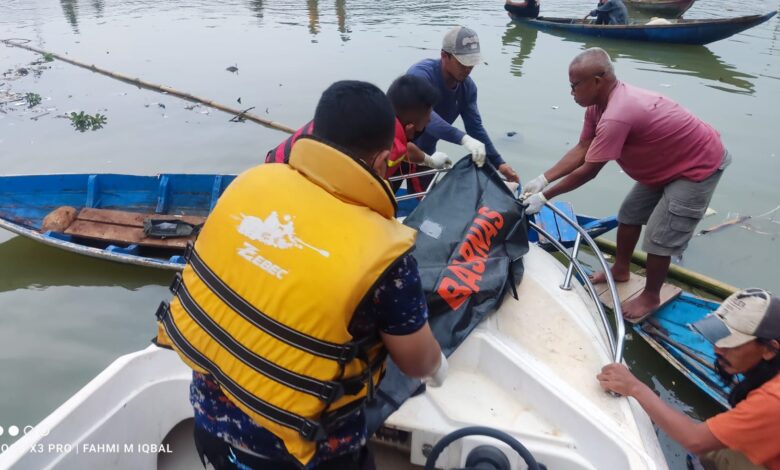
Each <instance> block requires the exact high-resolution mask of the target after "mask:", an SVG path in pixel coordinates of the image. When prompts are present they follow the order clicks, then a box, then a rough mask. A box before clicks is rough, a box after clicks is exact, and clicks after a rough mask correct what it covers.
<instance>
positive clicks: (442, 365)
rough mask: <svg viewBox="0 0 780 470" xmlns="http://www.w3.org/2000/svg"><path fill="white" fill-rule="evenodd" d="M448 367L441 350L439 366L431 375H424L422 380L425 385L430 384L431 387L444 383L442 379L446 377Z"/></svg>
mask: <svg viewBox="0 0 780 470" xmlns="http://www.w3.org/2000/svg"><path fill="white" fill-rule="evenodd" d="M448 369H449V366H448V365H447V357H446V356H445V355H444V353H443V352H442V353H441V362H439V367H438V368H437V369H436V370H435V371H434V372H433V373H432V374H431V375H429V376H428V377H425V378H424V379H423V382H425V384H426V385H430V386H431V387H441V384H443V383H444V379H446V378H447V370H448Z"/></svg>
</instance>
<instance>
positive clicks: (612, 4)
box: [585, 0, 628, 25]
mask: <svg viewBox="0 0 780 470" xmlns="http://www.w3.org/2000/svg"><path fill="white" fill-rule="evenodd" d="M590 16H595V17H596V24H610V25H611V24H628V10H627V9H626V5H625V4H624V3H623V0H599V4H598V6H597V7H596V9H595V10H592V11H591V12H590V13H588V14H587V15H585V19H586V20H587V19H588V17H590Z"/></svg>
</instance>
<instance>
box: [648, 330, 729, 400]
mask: <svg viewBox="0 0 780 470" xmlns="http://www.w3.org/2000/svg"><path fill="white" fill-rule="evenodd" d="M633 330H634V332H635V333H636V334H638V335H639V336H640V337H641V338H642V339H643V340H645V342H647V344H649V345H650V347H651V348H653V349H654V350H655V351H656V352H657V353H658V354H660V355H661V357H663V358H664V359H665V360H666V362H668V363H669V364H671V365H672V367H674V368H675V369H677V370H678V371H679V372H680V373H681V374H683V375H684V376H685V377H686V378H688V380H690V381H691V382H693V384H694V385H696V386H697V387H698V388H699V390H701V391H703V392H704V393H705V394H707V395H708V396H709V397H710V398H712V399H713V400H715V402H716V403H718V404H719V405H720V406H722V407H723V408H724V409H730V408H731V406H730V405H729V402H728V400H727V399H726V398H725V397H724V396H723V395H722V394H721V393H718V392H717V391H715V390H714V389H713V388H712V387H710V386H709V385H707V383H706V382H705V381H704V380H702V379H701V378H700V377H699V376H698V375H696V374H695V373H693V372H692V371H691V370H690V369H689V368H688V367H686V366H685V365H683V364H682V363H681V362H680V361H679V360H677V358H676V357H675V356H674V355H673V354H672V353H671V352H669V350H668V349H667V348H666V347H665V346H664V345H663V344H661V343H660V342H658V341H656V340H655V339H654V338H653V337H652V336H650V335H649V334H647V333H646V332H645V331H644V330H642V328H641V327H640V325H639V324H637V325H634V326H633Z"/></svg>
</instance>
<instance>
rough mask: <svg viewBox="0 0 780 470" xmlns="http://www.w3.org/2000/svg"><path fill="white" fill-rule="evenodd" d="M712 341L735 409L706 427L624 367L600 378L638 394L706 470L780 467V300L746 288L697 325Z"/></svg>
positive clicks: (654, 417) (606, 369)
mask: <svg viewBox="0 0 780 470" xmlns="http://www.w3.org/2000/svg"><path fill="white" fill-rule="evenodd" d="M691 326H692V327H693V328H694V329H695V330H696V331H698V332H699V333H701V335H702V336H703V337H704V338H706V339H707V340H708V341H710V342H711V343H712V344H713V345H714V348H715V356H716V358H717V360H716V364H715V368H716V370H718V372H719V373H720V375H721V377H722V378H723V380H724V382H725V383H727V384H730V383H732V381H733V380H734V378H735V377H737V376H738V375H739V374H742V377H743V378H742V380H740V381H739V382H738V383H737V384H736V385H734V386H733V387H732V389H731V394H730V395H729V403H730V404H731V406H732V407H733V408H732V409H730V410H729V411H726V412H724V413H720V414H717V415H715V416H713V417H712V418H710V419H708V420H707V421H706V422H704V423H700V422H696V421H693V420H691V419H690V418H688V417H687V416H685V415H684V414H682V413H680V412H679V411H677V410H675V409H674V408H672V407H670V406H669V405H667V404H666V403H664V402H663V401H662V400H661V399H660V398H658V396H656V395H655V393H654V392H653V391H652V390H651V389H650V388H649V387H648V386H647V385H645V384H643V383H642V382H640V381H639V380H638V379H637V378H636V377H634V376H633V375H632V374H631V372H629V371H628V369H627V368H626V366H624V365H622V364H610V365H608V366H606V367H604V368H603V369H602V370H601V373H600V374H599V375H598V377H597V378H598V380H599V383H600V384H601V387H602V388H604V389H605V390H609V391H613V392H617V393H619V394H621V395H626V396H631V397H634V398H635V399H636V400H637V401H638V402H639V404H640V405H642V408H644V409H645V411H646V412H647V414H648V415H650V418H651V419H652V420H653V421H654V422H655V423H656V424H657V425H658V426H659V427H660V428H661V429H663V430H664V431H665V432H666V433H667V434H669V436H670V437H671V438H672V439H674V440H675V441H677V442H679V443H680V444H681V445H682V446H683V447H685V448H686V449H687V450H688V451H689V452H691V453H694V454H699V455H700V457H701V464H702V465H703V466H704V468H706V469H718V470H723V469H758V468H767V469H769V470H778V469H780V439H779V438H778V436H780V298H778V297H776V296H774V295H771V294H770V293H769V292H767V291H765V290H763V289H755V288H753V289H745V290H741V291H739V292H736V293H734V294H732V295H730V296H729V297H728V298H727V299H726V300H725V301H724V302H723V304H722V305H721V306H720V307H718V309H717V310H715V312H714V313H712V314H710V315H708V316H707V317H705V318H704V319H702V320H699V321H698V322H696V323H693V324H692V325H691Z"/></svg>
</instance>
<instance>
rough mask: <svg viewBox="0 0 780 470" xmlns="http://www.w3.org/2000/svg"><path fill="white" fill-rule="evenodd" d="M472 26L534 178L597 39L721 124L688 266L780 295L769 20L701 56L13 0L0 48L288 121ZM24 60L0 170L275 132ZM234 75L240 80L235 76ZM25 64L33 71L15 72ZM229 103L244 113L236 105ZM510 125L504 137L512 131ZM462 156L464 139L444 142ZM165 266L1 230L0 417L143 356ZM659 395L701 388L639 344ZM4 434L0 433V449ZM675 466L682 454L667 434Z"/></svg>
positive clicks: (470, 9) (163, 166) (624, 74)
mask: <svg viewBox="0 0 780 470" xmlns="http://www.w3.org/2000/svg"><path fill="white" fill-rule="evenodd" d="M591 7H592V5H591V4H590V2H577V1H574V0H561V1H557V2H551V1H550V2H543V4H542V12H543V14H544V15H548V16H577V17H581V16H582V15H584V14H585V12H587V11H588V10H589V9H590V8H591ZM776 8H777V5H776V3H774V2H771V1H768V0H758V1H754V2H748V1H745V0H737V1H736V2H733V1H732V2H726V1H724V0H707V1H704V0H701V1H700V2H698V3H697V4H696V5H695V6H694V7H693V8H692V9H691V10H690V11H689V12H688V13H687V14H686V17H689V18H709V17H721V16H738V15H743V14H745V15H746V14H754V13H763V12H766V11H769V10H772V9H776ZM459 23H460V24H466V25H469V26H470V27H472V28H473V29H475V30H476V31H477V32H478V33H479V34H480V39H481V42H482V51H483V55H484V58H485V62H486V64H485V65H481V66H479V67H477V68H476V70H475V71H474V73H473V77H474V78H475V80H476V82H477V84H478V86H479V90H480V101H479V104H480V109H481V111H482V115H483V119H484V121H485V123H486V125H487V128H488V130H489V131H490V132H491V134H492V137H493V139H494V142H495V143H496V145H497V147H498V148H499V150H500V151H501V152H502V153H503V155H504V157H505V159H506V160H507V161H509V162H510V163H511V164H512V165H514V167H515V168H516V169H517V170H518V172H519V173H520V174H521V177H522V178H525V179H529V178H532V177H534V176H536V175H537V174H539V173H540V172H541V171H543V170H545V169H546V168H547V167H549V166H550V165H551V164H552V163H553V162H554V161H556V160H557V159H558V158H559V157H560V156H561V155H562V154H563V153H564V152H565V151H566V150H567V149H568V148H569V147H570V146H572V145H573V144H574V143H575V142H576V140H577V137H578V135H579V130H580V126H581V124H582V113H583V110H582V109H581V108H579V107H578V106H577V105H576V104H575V103H574V102H573V101H572V99H571V97H570V96H569V84H568V77H567V73H566V70H567V65H568V62H569V60H571V58H572V57H573V56H574V55H575V54H577V53H578V52H579V51H581V50H583V49H584V48H586V47H591V46H596V45H598V46H601V47H603V48H605V49H606V50H607V51H608V52H609V53H610V54H611V55H612V57H613V58H614V59H615V62H616V70H617V73H618V76H619V77H620V78H621V79H623V80H625V81H627V82H630V83H633V84H635V85H638V86H642V87H645V88H649V89H652V90H656V91H659V92H661V93H664V94H666V95H668V96H669V97H671V98H673V99H675V100H677V101H679V102H680V103H682V104H683V105H684V106H686V107H687V108H689V109H691V110H693V111H694V112H695V113H696V114H697V115H698V116H700V117H701V118H703V119H704V120H706V121H707V122H709V123H711V124H712V125H714V126H715V127H716V128H717V129H718V130H719V131H720V132H721V134H722V136H723V140H724V142H725V143H726V145H727V146H728V148H729V149H730V151H731V152H732V154H733V155H734V164H733V165H732V166H731V167H730V168H729V169H728V171H727V172H726V173H725V175H724V177H723V179H722V180H721V183H720V186H719V187H718V190H717V192H716V194H715V196H714V198H713V201H712V205H711V206H712V208H713V209H715V210H716V211H717V214H715V215H712V216H710V217H708V218H706V219H704V221H703V222H702V224H701V226H700V228H707V227H710V226H714V225H717V224H719V223H722V222H724V221H727V220H729V219H731V218H733V217H735V216H737V215H751V216H753V217H752V218H751V219H748V220H747V221H745V222H744V223H743V224H741V225H734V226H730V227H728V228H725V229H723V230H720V231H718V232H715V233H712V234H709V235H704V236H699V237H696V238H694V240H693V241H692V242H691V245H690V247H689V249H688V251H687V252H686V253H685V256H684V258H683V259H682V260H680V263H681V264H683V265H685V266H686V267H689V268H692V269H695V270H697V271H701V272H704V273H706V274H708V275H710V276H713V277H716V278H719V279H721V280H723V281H726V282H730V283H732V284H735V285H738V286H749V285H757V286H763V287H766V288H769V289H772V290H774V291H775V292H777V291H780V277H778V276H777V268H776V266H777V264H778V263H779V262H780V250H778V245H777V237H778V233H780V211H778V212H774V213H769V214H767V212H771V210H772V209H774V208H775V207H777V206H778V205H780V189H778V181H779V180H778V174H780V148H779V147H778V144H777V139H776V135H777V129H778V122H780V119H778V118H779V117H780V113H779V112H778V109H779V107H780V39H778V38H779V37H780V21H778V19H777V18H773V19H772V20H771V21H769V22H768V23H765V24H763V25H761V26H759V27H757V28H754V29H752V30H749V31H747V32H745V33H742V34H739V35H737V36H734V37H732V38H730V39H727V40H723V41H720V42H717V43H714V44H711V45H709V46H706V47H698V46H677V45H656V44H642V43H626V42H610V41H600V40H583V39H576V38H563V37H558V36H553V35H549V34H545V33H540V32H536V31H535V30H532V29H529V28H526V27H523V26H518V25H514V24H512V23H510V22H509V20H508V18H507V16H506V14H505V13H504V11H503V10H502V5H501V2H500V1H473V0H472V1H465V0H451V1H441V0H434V1H417V2H412V1H404V0H397V1H392V2H375V1H365V0H360V1H347V0H334V1H317V0H308V1H306V2H303V1H291V0H265V1H263V0H253V1H250V0H247V1H238V0H230V1H221V2H208V1H195V0H188V1H175V2H174V1H165V0H163V1H148V0H135V1H120V0H115V1H105V0H92V1H85V0H83V1H78V0H60V1H53V0H5V1H3V2H2V4H0V38H11V37H13V38H24V39H28V40H30V44H31V45H33V46H35V47H39V48H43V49H47V50H50V51H52V52H56V53H60V54H67V56H68V57H70V58H73V59H76V60H79V61H82V62H85V63H89V64H95V65H98V66H100V67H103V68H106V69H109V70H113V71H116V72H119V73H123V74H126V75H130V76H134V77H139V78H143V79H145V80H147V81H150V82H154V83H159V84H164V85H168V86H171V87H174V88H177V89H179V90H183V91H187V92H190V93H193V94H195V95H198V96H202V97H205V98H209V99H212V100H215V101H218V102H222V103H225V104H228V105H232V106H235V107H238V108H242V109H245V108H249V107H254V109H253V112H256V113H258V114H261V115H263V116H267V117H268V118H269V119H273V120H276V121H278V122H281V123H284V124H287V125H289V126H293V127H297V126H298V125H300V124H302V123H304V122H306V121H307V120H308V119H310V118H311V116H312V113H313V109H314V106H315V103H316V100H317V98H318V96H319V94H320V93H321V92H322V90H323V89H324V88H325V87H327V86H328V85H329V84H330V83H331V82H333V81H335V80H339V79H346V78H350V79H362V80H368V81H371V82H374V83H376V84H377V85H379V86H380V87H382V88H386V87H387V86H388V85H389V84H390V82H391V81H392V80H393V79H394V78H395V77H396V76H398V75H400V74H402V73H403V72H404V71H405V70H406V69H407V67H408V66H410V65H411V64H413V63H414V62H416V61H418V60H420V59H423V58H426V57H434V56H437V55H438V50H439V48H440V43H441V38H442V35H443V34H444V32H445V31H446V30H447V29H448V28H449V27H451V26H452V25H454V24H459ZM38 59H39V57H37V56H36V55H35V54H32V53H30V52H27V51H24V50H20V49H14V48H9V47H4V46H0V74H2V73H3V72H6V71H9V73H7V74H4V75H0V101H6V100H9V99H11V98H13V97H15V96H17V95H15V94H18V93H21V94H26V93H37V94H39V95H41V97H42V102H41V104H39V105H38V106H36V107H35V108H32V109H27V108H26V106H25V105H23V104H22V105H17V103H6V104H4V105H0V173H2V174H28V173H58V172H116V173H139V174H154V173H159V172H209V173H212V172H213V173H232V172H240V171H242V170H243V169H245V168H247V167H249V166H251V165H254V164H257V163H258V162H260V160H261V156H262V155H263V154H264V153H265V151H266V150H267V149H269V148H271V147H273V146H274V145H275V144H276V143H277V142H279V141H280V140H281V139H283V138H284V135H283V134H282V133H280V132H277V131H274V130H270V129H266V128H263V127H261V126H258V125H255V124H251V123H233V122H229V119H230V116H229V115H227V114H224V113H221V112H219V111H214V110H211V109H209V108H205V107H203V106H195V107H193V106H192V104H191V103H188V102H185V101H181V100H178V99H175V98H173V97H170V96H166V95H161V94H158V93H154V92H151V91H148V90H143V89H139V88H136V87H133V86H131V85H128V84H126V83H123V82H119V81H116V80H112V79H109V78H107V77H104V76H101V75H97V74H94V73H91V72H89V71H86V70H83V69H79V68H76V67H73V66H71V65H68V64H65V63H62V62H58V61H55V62H51V63H44V64H40V65H32V66H31V65H29V64H30V63H31V62H33V61H36V60H38ZM230 66H234V67H236V68H237V69H238V70H237V71H236V72H235V73H232V72H229V71H227V70H226V68H227V67H230ZM20 67H25V68H27V69H28V73H27V74H26V75H23V76H19V74H18V73H16V72H14V71H16V70H18V69H19V68H20ZM239 101H240V102H239ZM72 111H85V112H87V113H90V114H94V113H101V114H104V115H105V116H107V120H108V121H107V124H106V125H105V127H104V128H103V129H101V130H98V131H94V132H91V131H88V132H85V133H79V132H76V131H75V130H74V129H73V128H72V127H71V126H70V122H69V121H68V120H67V119H64V118H62V117H61V115H63V114H65V113H70V112H72ZM512 132H516V134H513V135H512V136H511V137H509V136H508V135H509V134H510V133H512ZM444 149H445V150H450V151H451V153H452V154H454V155H459V154H460V153H461V151H460V150H459V149H457V148H456V147H452V146H444ZM630 184H631V182H630V180H629V178H628V177H626V176H625V175H624V174H622V173H621V172H620V169H619V168H618V167H617V166H616V165H609V166H607V167H606V168H605V170H604V171H602V174H601V175H599V177H598V179H597V180H595V181H593V182H591V183H590V184H588V185H587V186H586V187H584V188H582V189H580V190H578V191H577V192H576V193H575V194H573V195H571V196H570V197H568V199H570V200H573V201H576V206H575V207H576V209H577V210H578V211H579V212H585V213H590V214H594V215H608V214H612V213H614V212H615V211H616V210H617V207H618V205H619V201H620V200H621V198H622V196H623V195H624V194H625V193H626V192H627V190H628V188H629V186H630ZM169 279H170V274H168V273H165V272H157V271H152V270H145V269H140V268H135V267H128V266H121V265H117V264H112V263H108V262H103V261H97V260H91V259H86V258H83V257H78V256H75V255H70V254H67V253H63V252H60V251H58V250H54V249H50V248H46V247H42V246H40V245H36V244H34V243H32V242H30V241H27V240H22V239H20V238H13V237H11V235H10V234H9V233H6V232H2V233H0V345H2V346H1V347H0V373H2V375H3V380H2V382H0V426H5V427H7V426H9V425H11V424H16V425H19V426H24V425H27V424H34V423H36V422H37V421H38V420H40V419H41V418H42V417H43V416H45V415H46V414H48V413H49V412H50V411H51V410H53V409H54V408H55V407H56V406H57V405H58V404H60V403H61V402H63V401H64V400H65V399H66V398H67V397H69V396H70V395H71V394H72V393H73V392H75V391H76V390H78V389H79V388H80V387H81V386H82V385H83V384H85V383H86V382H87V381H88V380H89V379H90V378H91V377H93V376H94V375H95V374H96V373H97V372H99V371H100V370H101V369H102V368H103V367H105V366H106V365H107V364H108V363H109V362H111V361H112V360H113V359H114V358H116V357H117V356H118V355H120V354H123V353H127V352H130V351H134V350H137V349H140V348H143V347H144V346H145V345H146V344H148V340H149V338H150V337H151V336H152V334H153V332H154V324H153V312H154V310H155V307H156V305H157V304H158V303H159V301H160V300H161V299H163V298H165V297H166V296H167V291H166V289H165V287H164V286H165V284H167V282H168V281H169ZM627 356H628V358H629V362H631V363H632V365H633V366H634V367H633V368H634V369H635V370H641V371H643V372H641V373H642V374H644V378H645V379H646V380H648V381H651V382H652V383H653V385H654V386H655V387H656V389H657V390H659V391H660V392H661V393H662V395H663V397H664V398H665V399H667V400H669V401H671V402H673V403H675V404H676V405H677V406H678V407H681V408H682V409H684V410H686V411H687V412H689V413H690V414H691V415H692V416H695V417H706V416H708V415H710V414H711V413H713V411H714V409H713V408H711V407H710V406H709V405H708V404H707V402H706V400H704V398H703V397H702V395H701V394H699V393H698V392H696V390H694V389H693V387H691V386H688V385H687V384H686V383H685V382H684V381H683V379H682V378H681V376H679V375H677V374H674V373H672V372H670V371H669V370H668V367H667V366H666V365H665V364H664V363H662V362H661V361H659V360H658V359H657V358H656V356H655V355H654V354H653V353H652V351H651V350H650V349H649V348H648V347H646V346H645V345H644V344H642V343H641V341H633V342H629V351H628V354H627ZM8 439H9V438H8V436H7V435H4V436H3V437H0V440H3V441H2V442H8ZM664 446H665V450H666V452H667V456H668V458H669V460H670V462H671V463H672V465H673V467H678V466H679V465H680V464H681V462H682V460H681V456H682V455H683V454H682V452H681V450H680V448H679V447H678V446H676V445H675V444H673V443H670V442H669V441H668V440H664Z"/></svg>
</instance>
